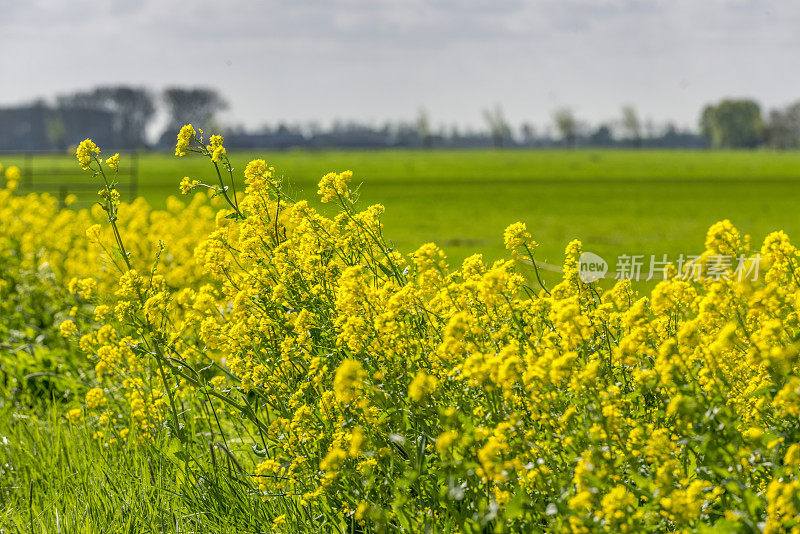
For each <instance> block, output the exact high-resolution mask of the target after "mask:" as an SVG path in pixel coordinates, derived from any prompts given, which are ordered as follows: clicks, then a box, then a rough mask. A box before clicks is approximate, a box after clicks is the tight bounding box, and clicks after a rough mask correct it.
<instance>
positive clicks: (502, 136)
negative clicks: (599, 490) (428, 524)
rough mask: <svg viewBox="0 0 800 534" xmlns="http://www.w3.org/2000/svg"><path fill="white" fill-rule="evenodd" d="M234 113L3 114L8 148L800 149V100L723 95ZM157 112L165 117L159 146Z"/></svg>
mask: <svg viewBox="0 0 800 534" xmlns="http://www.w3.org/2000/svg"><path fill="white" fill-rule="evenodd" d="M227 107H228V103H227V101H226V100H225V98H223V97H222V95H220V94H219V92H218V91H216V90H215V89H210V88H202V87H169V88H166V89H164V90H163V91H160V92H158V93H156V92H153V91H151V90H148V89H146V88H142V87H132V86H125V85H120V86H103V87H95V88H92V89H89V90H85V91H77V92H73V93H69V94H62V95H58V96H57V97H56V98H55V100H54V104H52V105H49V104H46V103H44V102H43V101H38V102H36V103H35V104H34V105H32V106H29V107H27V108H26V107H23V108H13V109H11V108H6V109H3V108H0V149H4V148H6V149H8V148H11V149H14V148H25V149H48V148H49V149H59V150H61V149H64V148H66V147H67V146H71V145H72V144H75V142H76V139H77V138H79V137H80V139H82V138H83V137H85V136H86V135H88V134H92V135H93V136H95V137H97V138H98V139H100V140H102V141H104V144H105V146H108V147H113V148H118V149H138V148H166V147H169V146H170V145H171V144H172V143H173V142H174V138H175V134H176V132H177V131H178V129H179V128H180V127H181V126H182V125H183V124H187V123H193V124H195V125H202V126H203V127H205V128H206V129H213V130H214V131H222V132H224V133H225V134H226V138H227V139H226V141H227V142H226V144H227V145H228V146H229V147H231V148H291V147H309V148H317V147H318V148H334V147H351V148H357V147H368V148H378V147H416V148H479V147H492V146H493V147H496V148H515V147H558V146H562V147H625V148H707V147H711V148H756V147H761V146H766V147H771V148H775V149H793V148H800V102H798V103H796V104H793V105H790V106H787V107H786V108H783V109H773V110H771V111H770V112H769V113H767V114H763V113H762V110H761V107H760V105H759V104H758V103H757V102H756V101H754V100H750V99H725V100H722V101H720V102H717V103H715V104H709V105H707V106H705V107H704V108H703V110H702V111H701V113H700V119H699V128H698V130H696V131H691V130H687V129H680V128H678V127H677V126H675V125H674V124H671V123H667V124H655V123H653V121H650V120H642V118H641V117H640V115H639V114H638V112H637V111H636V109H635V108H634V107H633V106H623V107H622V109H621V111H620V113H619V115H618V116H617V117H616V118H614V119H611V120H608V121H605V122H602V123H600V124H597V125H591V124H589V123H588V122H586V121H582V120H580V118H579V117H577V116H576V114H575V113H574V112H573V111H572V109H570V108H568V107H564V108H560V109H557V110H555V111H554V112H553V114H552V124H551V125H547V126H545V127H544V128H543V129H539V128H537V127H536V126H535V125H533V124H532V123H530V122H524V123H523V124H521V125H520V126H518V127H514V126H512V125H511V123H510V122H509V120H508V119H507V118H506V115H505V113H504V111H503V109H502V107H501V106H500V105H495V106H491V107H487V108H485V109H484V110H483V114H482V116H483V121H484V125H485V126H484V128H483V129H469V128H466V129H464V128H460V127H459V126H458V125H444V124H440V125H438V126H436V127H434V126H433V121H432V119H431V117H430V115H429V113H428V112H427V111H426V110H425V109H420V110H419V112H418V114H417V116H416V118H415V119H413V120H411V121H405V122H404V121H399V122H387V123H385V124H383V125H380V126H375V125H370V124H362V123H358V122H342V121H334V123H333V124H332V125H331V126H330V127H328V128H322V127H320V126H319V125H317V124H305V125H297V124H294V125H290V124H285V123H279V124H277V125H275V126H264V127H262V128H260V129H256V130H252V129H246V128H243V127H237V126H228V127H222V126H221V125H219V124H218V123H217V115H218V113H219V112H221V111H223V110H225V109H227ZM159 109H160V110H161V111H162V114H163V115H165V116H166V120H165V121H164V127H163V129H162V131H161V132H160V134H159V135H158V140H157V141H155V142H153V141H152V135H151V134H152V133H153V132H152V129H153V126H154V121H155V119H156V116H157V111H158V110H159ZM25 136H27V137H25ZM80 139H77V140H78V141H79V140H80ZM15 143H16V144H15Z"/></svg>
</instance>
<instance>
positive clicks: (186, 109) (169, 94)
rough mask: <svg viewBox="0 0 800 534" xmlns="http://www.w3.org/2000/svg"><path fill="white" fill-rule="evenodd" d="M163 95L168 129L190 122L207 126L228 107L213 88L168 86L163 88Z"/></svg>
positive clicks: (175, 128) (201, 126) (203, 126)
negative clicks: (167, 114) (167, 115)
mask: <svg viewBox="0 0 800 534" xmlns="http://www.w3.org/2000/svg"><path fill="white" fill-rule="evenodd" d="M163 96H164V103H165V104H166V106H167V111H168V113H169V130H177V129H178V128H180V127H181V126H183V125H184V124H190V123H193V124H194V125H196V126H199V127H200V128H208V127H210V126H211V124H210V123H211V122H212V121H213V120H214V116H215V115H216V114H217V113H218V112H220V111H222V110H224V109H227V108H228V103H227V102H226V101H225V99H223V98H222V96H220V94H219V93H218V92H217V91H216V90H215V89H206V88H191V89H187V88H184V87H170V88H168V89H166V90H164V95H163Z"/></svg>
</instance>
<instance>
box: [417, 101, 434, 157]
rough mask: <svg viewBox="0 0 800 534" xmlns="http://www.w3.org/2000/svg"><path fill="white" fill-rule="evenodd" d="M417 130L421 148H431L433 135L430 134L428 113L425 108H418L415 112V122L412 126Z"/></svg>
mask: <svg viewBox="0 0 800 534" xmlns="http://www.w3.org/2000/svg"><path fill="white" fill-rule="evenodd" d="M414 126H415V127H416V130H417V137H419V140H420V143H422V148H426V149H428V148H431V146H432V145H433V135H432V134H431V121H430V117H429V116H428V111H427V110H426V109H425V108H419V111H418V112H417V120H416V122H415V124H414Z"/></svg>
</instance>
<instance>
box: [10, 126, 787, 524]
mask: <svg viewBox="0 0 800 534" xmlns="http://www.w3.org/2000/svg"><path fill="white" fill-rule="evenodd" d="M176 156H178V157H176ZM184 156H185V157H184ZM266 157H267V161H265V160H264V159H260V158H257V157H254V155H251V154H241V153H232V154H228V153H227V152H226V150H225V147H224V143H223V139H222V138H221V137H219V136H212V137H211V138H209V139H202V138H200V136H199V135H198V133H197V132H195V130H194V129H193V128H192V127H191V126H190V125H187V126H185V127H184V128H183V129H182V130H181V132H180V134H179V135H178V138H177V144H176V150H175V156H171V155H170V156H166V155H158V154H148V155H146V156H142V158H141V161H140V166H141V177H142V178H141V188H140V193H141V195H142V197H140V198H137V199H135V200H133V202H131V203H126V202H124V201H123V200H124V199H123V198H122V197H123V194H124V191H118V190H117V188H116V187H115V178H116V176H117V175H118V174H119V172H120V169H124V167H125V165H126V164H127V162H126V160H125V156H124V155H123V156H122V158H120V157H118V155H112V154H105V153H103V152H102V151H101V149H100V148H99V147H97V146H96V145H95V144H94V143H93V142H92V141H91V140H88V139H87V140H86V141H84V142H82V143H81V144H80V146H79V147H77V150H76V153H75V155H74V156H73V157H72V158H70V160H67V159H65V158H55V160H54V161H51V162H48V161H46V159H44V158H42V159H37V161H36V164H38V165H44V166H47V165H51V164H55V165H62V164H64V165H66V164H70V165H73V166H75V167H78V168H80V169H81V170H82V171H83V172H84V173H85V175H84V178H82V180H84V181H83V182H82V183H86V184H92V185H91V188H92V190H93V191H95V192H96V193H94V192H93V193H92V196H93V198H94V204H93V205H92V201H91V200H89V199H88V198H85V197H83V198H82V197H79V198H77V199H71V200H75V202H73V203H72V204H71V206H72V207H71V208H64V207H63V206H61V205H60V204H59V202H58V201H57V200H56V198H54V197H53V196H50V195H36V194H31V195H24V194H20V193H21V192H24V191H22V189H23V188H22V187H18V186H20V183H24V178H23V180H22V182H20V181H19V173H18V170H17V169H11V168H9V169H7V170H6V172H5V179H4V180H3V181H2V182H0V252H2V253H0V317H2V318H3V320H2V321H0V533H3V534H5V533H6V532H9V533H11V532H13V533H18V532H19V533H23V532H86V533H89V532H174V533H176V534H177V533H178V532H196V533H200V532H202V533H209V534H210V533H219V532H231V533H233V532H237V533H240V532H252V533H261V532H280V533H287V534H288V533H295V532H314V533H316V532H341V533H347V534H361V533H366V532H376V533H377V532H379V533H384V532H387V533H388V532H445V533H474V534H479V533H480V534H489V533H501V532H544V531H547V532H576V533H593V532H667V531H680V532H765V533H767V534H777V533H779V532H787V531H792V532H794V531H798V530H800V424H798V417H800V278H798V276H797V272H798V269H800V250H798V249H797V248H796V247H795V246H793V245H792V244H791V241H790V238H789V236H788V235H787V234H786V233H785V232H784V231H783V230H786V231H788V232H789V234H791V233H793V232H794V233H800V228H798V223H797V221H796V220H795V218H794V213H795V212H794V210H793V208H794V206H795V205H796V201H797V197H796V195H797V194H798V193H797V188H796V182H797V181H798V178H799V177H800V173H799V172H798V171H797V169H798V164H800V156H799V155H798V154H794V153H785V154H771V153H766V152H741V153H734V152H732V153H718V152H708V153H700V152H697V153H690V152H614V151H610V152H600V151H592V152H588V151H587V152H584V151H575V152H567V151H543V152H511V151H509V152H430V153H428V152H391V151H390V152H336V153H325V152H319V153H310V152H297V153H295V152H285V153H280V154H266ZM76 160H77V161H76ZM273 161H274V164H275V166H276V167H277V168H273V167H272V166H271V164H272V162H273ZM268 162H269V163H268ZM5 163H6V164H7V165H8V164H13V163H14V161H13V160H8V161H6V162H5ZM345 169H352V170H353V171H354V172H350V171H349V170H345ZM218 171H219V178H218V179H217V172H218ZM77 180H81V179H80V178H76V183H77ZM233 184H236V189H237V191H238V194H233ZM209 192H210V193H213V194H212V195H209V194H208V193H209ZM179 193H180V194H179ZM95 195H96V196H95ZM356 199H358V200H359V201H358V202H356ZM375 203H379V204H375ZM90 205H91V208H90V209H78V208H81V206H90ZM73 208H75V209H73ZM728 219H732V220H734V221H735V222H736V225H734V224H733V223H732V222H731V221H730V220H728ZM737 226H738V227H737ZM744 232H748V233H753V234H754V238H753V239H752V240H750V239H749V238H748V237H746V236H745V235H744ZM576 237H577V238H580V239H576ZM434 241H435V242H437V243H438V244H439V245H441V246H437V245H436V244H434V243H433V242H434ZM537 243H538V244H537ZM583 251H593V252H596V253H599V254H601V255H605V256H607V257H608V256H613V255H616V254H621V253H627V254H633V253H641V254H664V253H666V254H680V253H684V254H689V253H696V254H699V255H700V257H699V259H698V262H697V266H698V267H699V270H698V271H695V274H696V275H697V276H683V275H685V274H688V272H681V271H679V270H677V269H673V270H672V271H670V272H669V273H668V274H669V276H668V278H667V279H666V280H664V281H661V282H658V283H656V282H655V281H653V282H650V283H649V284H639V285H636V283H635V282H634V283H631V282H630V281H628V280H620V281H618V282H614V281H613V280H604V281H602V282H601V283H597V282H591V281H587V280H586V279H584V278H583V277H582V276H581V274H580V264H579V258H580V257H581V254H582V252H583ZM756 254H759V255H760V260H759V262H758V265H759V267H760V269H759V270H758V271H757V272H756V273H755V275H754V276H752V277H750V276H746V277H742V276H737V272H735V271H734V266H733V265H727V266H726V265H721V264H719V263H718V262H716V260H715V258H719V257H721V256H727V257H737V256H742V257H751V258H752V257H753V256H754V255H756ZM495 260H498V261H495ZM534 260H536V261H544V262H547V263H552V264H558V265H559V266H560V272H558V273H554V272H547V273H545V274H546V275H548V278H547V280H545V283H542V281H541V280H538V279H537V278H536V276H535V273H533V272H532V270H531V266H532V265H533V263H534Z"/></svg>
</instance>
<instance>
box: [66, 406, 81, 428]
mask: <svg viewBox="0 0 800 534" xmlns="http://www.w3.org/2000/svg"><path fill="white" fill-rule="evenodd" d="M67 419H68V420H69V422H70V423H72V424H73V425H77V424H80V423H81V421H83V410H81V409H80V408H73V409H71V410H70V411H68V412H67Z"/></svg>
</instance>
